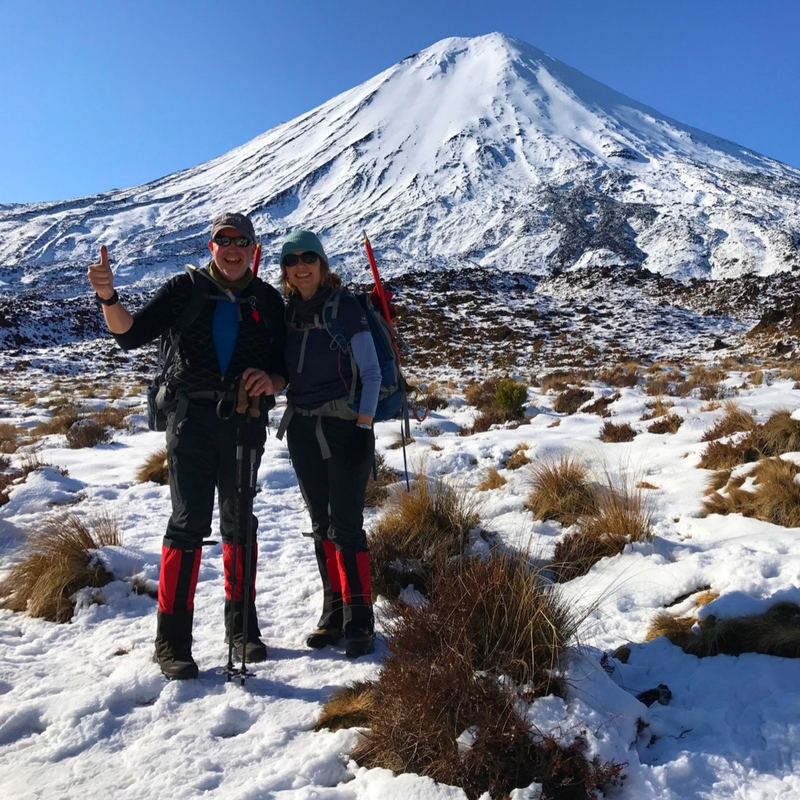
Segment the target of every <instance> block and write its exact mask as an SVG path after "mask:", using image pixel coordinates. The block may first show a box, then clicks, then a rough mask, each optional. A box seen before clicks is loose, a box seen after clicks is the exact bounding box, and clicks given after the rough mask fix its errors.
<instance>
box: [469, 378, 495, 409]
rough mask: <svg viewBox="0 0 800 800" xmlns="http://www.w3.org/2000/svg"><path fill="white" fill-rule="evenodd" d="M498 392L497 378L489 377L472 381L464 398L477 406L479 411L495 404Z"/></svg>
mask: <svg viewBox="0 0 800 800" xmlns="http://www.w3.org/2000/svg"><path fill="white" fill-rule="evenodd" d="M496 394H497V378H488V379H487V380H485V381H482V382H480V383H471V384H470V385H469V386H467V389H466V391H465V392H464V399H465V400H466V401H467V403H468V404H469V405H471V406H475V408H477V409H478V410H479V411H485V410H486V409H489V408H492V407H493V406H494V398H495V395H496Z"/></svg>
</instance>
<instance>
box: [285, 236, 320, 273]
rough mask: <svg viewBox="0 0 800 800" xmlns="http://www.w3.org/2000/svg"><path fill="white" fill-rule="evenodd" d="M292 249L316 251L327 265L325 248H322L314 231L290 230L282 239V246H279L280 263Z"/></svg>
mask: <svg viewBox="0 0 800 800" xmlns="http://www.w3.org/2000/svg"><path fill="white" fill-rule="evenodd" d="M294 250H310V251H311V252H312V253H316V254H317V255H318V256H319V257H320V258H321V259H322V260H323V261H324V262H325V266H326V267H327V266H329V264H328V256H326V255H325V250H323V248H322V243H321V242H320V240H319V239H318V238H317V234H316V233H312V232H311V231H303V230H299V231H292V232H291V233H290V234H289V235H288V236H287V237H286V238H285V239H284V241H283V247H282V248H281V264H282V263H283V257H284V256H285V255H286V254H287V253H291V252H293V251H294Z"/></svg>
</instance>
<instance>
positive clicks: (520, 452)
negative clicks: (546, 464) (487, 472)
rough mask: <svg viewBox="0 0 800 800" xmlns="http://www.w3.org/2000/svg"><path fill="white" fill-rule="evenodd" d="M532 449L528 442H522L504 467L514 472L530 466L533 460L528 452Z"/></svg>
mask: <svg viewBox="0 0 800 800" xmlns="http://www.w3.org/2000/svg"><path fill="white" fill-rule="evenodd" d="M529 447H530V445H529V444H528V443H527V442H520V443H519V444H518V445H517V446H516V447H515V448H514V450H513V452H512V453H511V455H510V456H509V457H508V458H507V459H506V462H505V464H504V465H503V466H504V467H505V468H506V469H510V470H514V469H519V468H520V467H524V466H525V465H526V464H530V463H531V460H530V458H528V454H527V453H526V450H527V449H528V448H529Z"/></svg>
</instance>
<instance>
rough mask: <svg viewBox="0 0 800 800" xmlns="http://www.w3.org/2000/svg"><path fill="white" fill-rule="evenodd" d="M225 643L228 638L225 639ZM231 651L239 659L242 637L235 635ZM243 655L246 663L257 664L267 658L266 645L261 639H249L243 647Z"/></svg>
mask: <svg viewBox="0 0 800 800" xmlns="http://www.w3.org/2000/svg"><path fill="white" fill-rule="evenodd" d="M225 644H228V640H227V639H225ZM233 652H234V653H236V658H239V659H241V657H242V637H241V636H236V637H234V640H233ZM244 655H245V659H244V661H245V663H246V664H258V663H260V662H261V661H266V660H267V646H266V645H265V644H264V642H262V641H261V639H257V638H256V639H250V640H249V641H248V642H247V644H246V645H245V648H244Z"/></svg>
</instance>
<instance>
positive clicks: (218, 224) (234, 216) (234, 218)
mask: <svg viewBox="0 0 800 800" xmlns="http://www.w3.org/2000/svg"><path fill="white" fill-rule="evenodd" d="M223 228H236V230H237V231H239V233H241V234H242V236H247V238H248V239H250V240H251V241H253V242H254V241H255V240H256V232H255V229H254V228H253V223H252V222H250V218H249V217H247V216H245V215H244V214H239V213H238V212H235V211H224V212H223V213H222V214H220V215H219V216H218V217H215V218H214V221H213V222H212V223H211V238H212V239H213V238H214V237H215V236H216V235H217V234H218V233H219V232H220V231H221V230H222V229H223Z"/></svg>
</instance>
